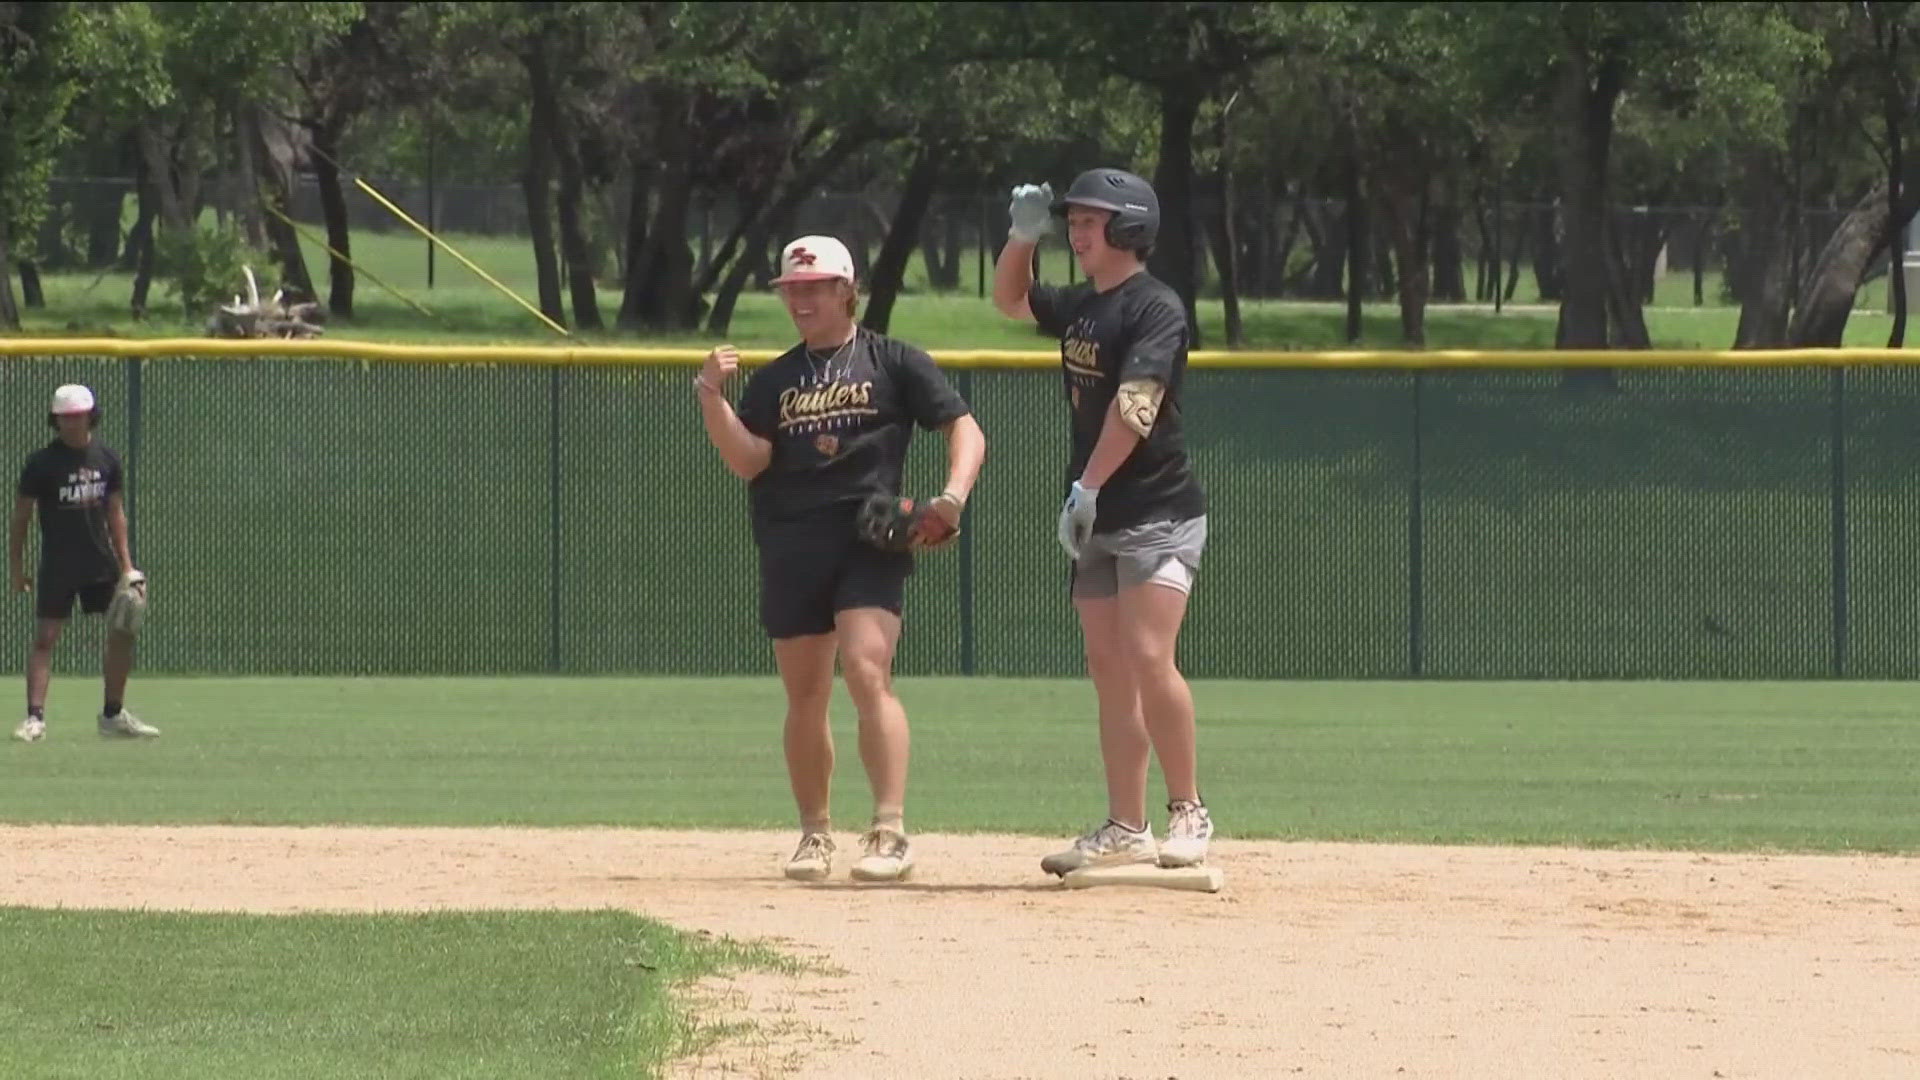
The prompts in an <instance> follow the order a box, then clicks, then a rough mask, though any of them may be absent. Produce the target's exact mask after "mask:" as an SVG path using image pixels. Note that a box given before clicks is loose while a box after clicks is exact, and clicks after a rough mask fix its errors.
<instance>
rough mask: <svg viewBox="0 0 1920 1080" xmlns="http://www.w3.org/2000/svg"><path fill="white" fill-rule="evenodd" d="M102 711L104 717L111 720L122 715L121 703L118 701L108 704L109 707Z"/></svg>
mask: <svg viewBox="0 0 1920 1080" xmlns="http://www.w3.org/2000/svg"><path fill="white" fill-rule="evenodd" d="M100 711H101V713H102V715H104V716H106V718H107V719H109V720H111V719H113V718H114V717H116V716H119V715H120V703H119V702H117V701H109V702H107V707H106V708H104V709H102V710H100Z"/></svg>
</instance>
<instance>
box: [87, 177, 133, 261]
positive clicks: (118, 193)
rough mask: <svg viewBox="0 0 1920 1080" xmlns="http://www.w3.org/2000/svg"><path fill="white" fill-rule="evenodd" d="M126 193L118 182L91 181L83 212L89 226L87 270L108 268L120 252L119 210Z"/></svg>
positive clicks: (123, 202) (124, 201)
mask: <svg viewBox="0 0 1920 1080" xmlns="http://www.w3.org/2000/svg"><path fill="white" fill-rule="evenodd" d="M126 198H127V196H126V193H125V192H124V191H122V190H120V186H119V181H117V180H102V181H99V182H97V183H92V184H88V185H87V187H86V195H85V197H84V199H83V200H82V204H81V205H82V210H81V213H82V214H83V215H84V216H85V220H86V226H87V256H86V258H87V269H89V270H105V269H106V268H108V267H110V266H112V265H113V262H114V259H116V258H117V257H118V256H119V254H120V209H121V207H122V206H123V205H124V204H125V203H126Z"/></svg>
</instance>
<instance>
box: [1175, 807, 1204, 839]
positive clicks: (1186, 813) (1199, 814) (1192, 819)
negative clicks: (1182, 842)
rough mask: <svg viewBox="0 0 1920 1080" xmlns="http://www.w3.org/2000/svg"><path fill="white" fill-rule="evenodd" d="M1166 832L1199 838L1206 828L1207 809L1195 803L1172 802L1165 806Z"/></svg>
mask: <svg viewBox="0 0 1920 1080" xmlns="http://www.w3.org/2000/svg"><path fill="white" fill-rule="evenodd" d="M1167 811H1168V821H1167V832H1169V833H1174V834H1179V835H1184V836H1199V835H1200V834H1201V833H1203V832H1205V831H1206V828H1207V808H1206V807H1205V806H1202V805H1200V804H1199V803H1197V802H1172V803H1168V804H1167Z"/></svg>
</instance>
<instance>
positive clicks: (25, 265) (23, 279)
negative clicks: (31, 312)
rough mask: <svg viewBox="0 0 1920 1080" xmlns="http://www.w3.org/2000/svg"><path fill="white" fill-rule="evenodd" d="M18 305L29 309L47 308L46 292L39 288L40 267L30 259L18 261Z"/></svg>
mask: <svg viewBox="0 0 1920 1080" xmlns="http://www.w3.org/2000/svg"><path fill="white" fill-rule="evenodd" d="M20 304H21V306H23V307H30V308H44V307H46V306H47V292H46V290H45V289H43V288H41V287H40V267H39V266H38V265H37V264H35V263H34V261H33V260H32V259H21V260H20Z"/></svg>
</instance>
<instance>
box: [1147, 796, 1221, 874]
mask: <svg viewBox="0 0 1920 1080" xmlns="http://www.w3.org/2000/svg"><path fill="white" fill-rule="evenodd" d="M1167 811H1168V818H1167V839H1166V841H1165V842H1164V843H1162V844H1161V845H1160V865H1161V866H1164V867H1167V868H1168V869H1173V868H1176V867H1183V866H1199V865H1201V864H1202V863H1204V862H1206V861H1207V841H1209V840H1211V839H1213V818H1212V817H1211V816H1210V815H1208V813H1207V808H1206V806H1205V804H1202V803H1198V802H1186V801H1184V800H1182V801H1179V802H1170V803H1168V804H1167Z"/></svg>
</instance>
